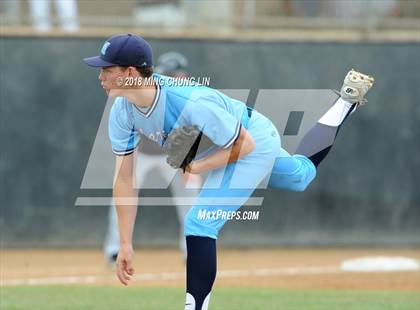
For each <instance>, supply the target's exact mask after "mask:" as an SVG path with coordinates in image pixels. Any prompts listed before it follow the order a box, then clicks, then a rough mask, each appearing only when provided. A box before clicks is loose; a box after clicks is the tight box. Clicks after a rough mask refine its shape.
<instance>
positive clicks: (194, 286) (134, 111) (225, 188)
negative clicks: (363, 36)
mask: <svg viewBox="0 0 420 310" xmlns="http://www.w3.org/2000/svg"><path fill="white" fill-rule="evenodd" d="M84 61H85V63H86V64H88V65H89V66H92V67H97V68H99V69H100V74H99V81H100V82H101V85H102V87H103V88H104V90H105V91H106V92H107V94H108V95H109V96H112V97H115V102H114V104H113V107H112V110H111V113H110V118H109V136H110V140H111V144H112V149H113V152H114V153H115V154H116V172H115V183H114V200H115V203H116V207H117V213H118V222H119V232H120V251H119V253H118V257H117V270H116V273H117V276H118V278H119V280H120V281H121V283H122V284H124V285H127V284H128V282H129V280H130V278H131V277H132V276H133V274H134V269H133V266H132V258H133V246H132V234H133V227H134V221H135V217H136V212H137V200H136V198H137V194H138V193H137V190H136V189H135V187H134V186H133V181H132V180H133V174H134V171H135V169H134V165H135V160H134V157H135V154H136V153H135V150H136V148H137V147H138V146H139V143H141V141H140V134H143V135H146V136H147V137H149V139H151V140H153V141H155V142H156V143H157V144H158V145H160V146H161V147H162V148H163V149H164V151H165V152H166V153H167V154H168V158H167V162H168V163H169V164H170V165H171V166H173V167H176V168H181V169H182V170H183V171H184V170H185V171H188V172H190V173H193V174H200V173H203V172H208V176H207V178H206V179H205V181H204V184H203V188H202V190H201V191H200V193H199V194H198V197H197V199H196V201H195V203H194V205H193V206H192V207H191V209H190V211H189V212H188V214H187V215H186V218H185V222H184V234H185V236H186V242H187V288H186V303H185V309H188V310H190V309H207V308H208V304H209V300H210V294H211V289H212V286H213V282H214V280H215V277H216V239H217V237H218V234H219V231H220V229H221V228H222V227H223V225H224V224H225V222H226V219H224V218H222V217H217V216H209V217H204V218H202V217H200V216H199V214H203V212H204V213H205V214H212V215H214V214H216V213H217V211H218V210H223V211H235V210H238V209H239V208H240V207H241V206H242V205H243V204H244V203H245V202H246V201H247V200H248V198H249V197H250V196H251V194H252V193H253V191H254V190H255V188H256V187H257V186H258V185H259V184H260V183H261V182H263V181H264V180H268V185H269V186H270V187H272V188H282V189H288V190H291V191H304V190H305V189H306V188H307V187H308V185H309V184H310V183H311V182H312V180H313V179H314V178H315V176H316V172H317V168H318V166H319V164H320V163H321V161H322V160H323V159H324V158H325V157H326V155H327V154H328V152H329V151H330V149H331V147H332V145H333V143H334V140H335V138H336V136H337V133H338V130H339V129H340V127H341V126H342V124H343V123H344V122H345V121H346V120H347V119H348V116H349V115H350V114H351V113H352V112H354V111H355V110H356V108H357V107H359V106H360V105H361V104H363V103H364V102H365V100H364V96H365V94H366V93H367V91H368V90H369V89H370V88H371V87H372V85H373V82H374V80H373V78H372V77H370V76H367V75H364V74H362V73H359V72H356V71H354V70H351V71H350V72H348V74H347V75H346V76H345V78H344V84H343V86H342V88H341V92H340V95H341V96H340V97H339V98H338V99H337V101H336V102H335V103H334V105H333V106H332V107H331V108H330V109H329V110H328V111H327V112H326V113H325V114H324V115H323V116H322V117H321V118H320V119H319V120H318V122H317V123H316V124H315V125H314V126H313V128H312V129H310V130H309V131H308V132H307V134H306V136H305V137H304V138H303V139H302V141H301V142H300V145H299V146H298V148H297V151H296V154H294V155H291V154H289V153H288V152H286V151H285V150H284V149H283V148H282V145H281V140H280V136H279V133H278V132H277V129H276V127H275V126H274V125H273V124H272V122H271V121H270V119H268V118H267V117H266V116H264V115H262V114H261V113H259V112H258V111H256V110H253V109H250V108H248V107H247V106H246V105H245V103H243V102H241V101H238V100H235V99H232V98H230V97H228V96H226V95H224V94H223V93H221V92H219V91H217V90H214V89H211V88H208V87H204V86H202V85H186V86H185V85H183V86H178V85H176V83H173V80H171V79H170V78H168V77H165V76H161V75H158V74H154V73H153V60H152V48H151V46H150V45H149V43H148V42H146V41H145V40H144V39H143V38H141V37H139V36H136V35H132V34H122V35H116V36H113V37H111V38H109V39H108V40H107V41H106V42H105V43H104V45H103V46H102V48H101V52H100V55H99V56H95V57H90V58H85V59H84ZM130 81H141V82H140V83H138V82H136V83H135V85H134V84H133V83H130ZM203 137H207V138H208V139H209V140H211V142H212V144H213V145H212V146H210V147H209V148H207V149H205V150H203V151H200V150H199V151H197V144H198V143H197V141H200V139H201V138H203ZM140 164H141V163H140Z"/></svg>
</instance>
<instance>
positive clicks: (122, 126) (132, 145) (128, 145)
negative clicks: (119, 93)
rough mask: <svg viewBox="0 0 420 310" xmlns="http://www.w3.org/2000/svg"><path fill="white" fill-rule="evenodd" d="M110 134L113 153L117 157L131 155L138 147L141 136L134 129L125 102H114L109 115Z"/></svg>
mask: <svg viewBox="0 0 420 310" xmlns="http://www.w3.org/2000/svg"><path fill="white" fill-rule="evenodd" d="M108 133H109V139H110V140H111V146H112V152H114V153H115V154H116V155H129V154H131V153H133V152H134V150H135V149H136V147H137V146H138V144H139V142H140V135H139V133H138V132H137V130H135V128H134V122H133V118H132V115H131V113H130V111H129V110H128V108H127V106H126V105H125V104H124V102H121V101H117V100H116V101H115V102H114V105H113V106H112V108H111V112H110V115H109V122H108Z"/></svg>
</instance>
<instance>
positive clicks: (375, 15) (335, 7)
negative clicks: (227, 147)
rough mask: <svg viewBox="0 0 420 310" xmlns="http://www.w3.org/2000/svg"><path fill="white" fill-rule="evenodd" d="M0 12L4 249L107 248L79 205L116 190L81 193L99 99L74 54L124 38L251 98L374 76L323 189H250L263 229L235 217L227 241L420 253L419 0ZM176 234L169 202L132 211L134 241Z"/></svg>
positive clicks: (13, 5)
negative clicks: (403, 248) (355, 72)
mask: <svg viewBox="0 0 420 310" xmlns="http://www.w3.org/2000/svg"><path fill="white" fill-rule="evenodd" d="M39 2H41V1H39ZM62 2H63V1H62ZM64 2H66V1H64ZM70 2H71V1H70ZM75 3H76V2H75ZM50 5H51V6H52V5H53V3H50ZM66 5H68V3H67V4H66ZM1 9H2V11H1V12H2V15H1V25H2V27H1V38H0V52H1V54H0V57H1V58H0V61H1V73H0V74H1V75H0V83H1V89H0V96H1V97H0V98H1V104H0V115H1V141H2V146H3V147H2V151H1V160H0V172H1V200H0V203H1V213H0V225H1V245H2V246H5V247H23V246H32V247H34V246H35V247H37V246H39V247H41V246H42V247H49V246H51V247H62V246H63V247H66V246H82V247H83V246H84V247H90V246H100V245H101V244H102V241H103V238H104V234H105V230H106V216H107V208H106V207H75V206H74V203H75V199H76V198H77V197H79V196H95V195H96V196H110V195H111V190H106V189H103V190H81V189H80V184H81V181H82V178H83V174H84V171H85V168H86V165H87V162H88V159H89V155H90V152H91V149H92V145H93V142H94V140H95V136H96V133H97V130H98V126H99V122H100V120H101V117H102V114H103V111H104V107H105V101H106V96H105V94H104V93H103V91H102V89H101V87H100V85H99V83H98V81H97V74H98V73H97V72H96V71H95V70H92V69H90V68H87V67H86V66H85V65H84V64H83V63H82V62H81V59H82V58H83V57H86V56H90V55H95V54H97V53H98V49H99V48H100V46H102V43H103V41H104V40H105V39H106V38H107V37H109V36H110V35H112V34H115V33H118V32H123V31H131V32H134V33H136V34H140V35H144V36H145V37H146V38H147V39H149V40H150V42H151V44H152V46H153V48H154V53H155V56H156V55H160V54H162V53H164V52H167V51H169V50H176V51H179V52H182V53H183V54H184V55H185V56H186V57H187V58H188V60H189V71H190V73H191V75H192V76H209V77H211V86H212V87H215V88H220V89H229V88H231V89H250V90H251V99H252V98H254V99H255V97H256V96H257V94H258V90H259V89H296V88H298V89H326V88H333V87H336V88H338V87H339V86H340V84H341V82H342V79H343V77H344V74H345V72H346V71H347V70H348V69H350V68H351V67H352V66H354V67H355V68H358V69H360V70H363V71H365V72H367V73H370V74H373V75H374V76H375V77H376V81H377V83H376V86H375V87H374V89H373V90H372V92H371V93H370V94H369V96H368V98H369V101H370V102H369V103H368V105H367V106H366V107H363V108H362V109H361V111H360V113H356V114H355V115H354V116H353V117H352V120H351V124H350V126H347V127H345V128H344V129H343V130H342V131H341V132H340V135H341V137H340V139H339V141H338V143H337V146H336V148H335V149H334V151H333V153H332V154H331V156H330V158H329V159H328V161H326V162H325V163H323V165H322V169H321V170H320V172H319V175H318V179H317V181H316V182H315V183H314V184H312V185H311V187H310V188H309V189H308V190H307V191H306V192H305V193H299V194H296V193H288V192H285V191H271V190H267V191H257V195H259V196H261V195H264V196H265V200H264V204H263V206H262V207H261V208H258V210H261V214H260V220H259V221H257V222H253V221H249V222H235V221H232V222H231V223H229V224H228V225H226V227H225V228H224V230H223V232H222V238H221V239H220V244H221V245H235V246H264V245H328V246H333V245H415V244H418V243H419V225H420V223H419V219H420V211H419V210H420V190H419V183H420V181H419V180H420V139H419V137H420V126H419V123H420V106H419V98H420V96H419V85H420V73H419V72H420V56H419V55H420V49H419V28H418V27H419V2H418V1H153V2H152V1H118V2H111V1H105V2H101V1H78V2H77V11H75V12H77V15H74V14H73V15H71V16H73V17H75V16H76V17H75V18H76V19H75V20H70V21H69V20H67V22H68V23H67V24H66V22H62V20H60V18H61V17H59V16H58V17H57V18H56V17H55V16H57V13H54V14H53V16H52V18H51V20H52V26H51V27H50V26H48V23H47V27H46V26H45V23H44V25H43V26H42V25H41V24H42V23H41V22H40V24H38V25H37V24H36V22H35V20H34V15H33V14H31V10H30V7H29V4H28V2H26V1H2V2H1ZM73 9H74V7H73ZM57 12H58V10H57ZM67 12H69V11H67ZM344 12H346V13H345V14H344ZM350 12H351V14H350ZM31 16H32V17H31ZM67 18H68V16H67ZM55 24H57V25H60V24H61V27H62V29H60V28H59V29H58V30H57V28H56V27H55V26H54V25H55ZM332 32H334V34H333V35H332V34H331V33H332ZM191 34H193V35H191ZM248 103H249V104H252V100H250V101H249V102H248ZM159 193H160V194H163V195H169V193H168V192H167V191H163V192H159ZM156 194H157V192H156V191H152V190H149V191H145V193H144V195H156ZM253 208H254V209H257V208H256V207H253ZM177 225H178V223H177V221H176V214H175V208H173V207H141V210H140V212H139V218H138V225H137V230H138V233H136V241H137V242H140V243H142V244H144V245H152V246H156V245H157V246H159V245H164V246H167V245H173V246H175V245H176V244H177V240H176V236H177V234H178V233H177V231H178V227H177ZM163 227H164V229H163Z"/></svg>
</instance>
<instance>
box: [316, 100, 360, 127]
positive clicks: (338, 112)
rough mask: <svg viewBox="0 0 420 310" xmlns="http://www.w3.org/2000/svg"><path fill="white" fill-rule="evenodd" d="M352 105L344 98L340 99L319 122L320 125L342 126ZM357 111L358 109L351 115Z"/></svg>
mask: <svg viewBox="0 0 420 310" xmlns="http://www.w3.org/2000/svg"><path fill="white" fill-rule="evenodd" d="M352 105H353V104H352V103H350V102H347V101H345V100H344V99H343V98H338V100H337V102H336V103H335V104H334V105H333V106H332V107H331V108H330V109H329V110H328V111H327V112H326V113H325V114H324V115H323V116H322V117H321V118H320V119H319V120H318V123H320V124H324V125H327V126H333V127H338V126H340V125H341V123H342V122H343V121H344V118H345V117H346V115H347V113H348V112H349V110H350V108H351V106H352ZM355 110H356V108H354V109H353V111H352V112H351V113H353V112H354V111H355Z"/></svg>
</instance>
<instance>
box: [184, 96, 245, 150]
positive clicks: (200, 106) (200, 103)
mask: <svg viewBox="0 0 420 310" xmlns="http://www.w3.org/2000/svg"><path fill="white" fill-rule="evenodd" d="M218 100H219V99H218V98H217V96H206V97H201V98H199V99H198V100H197V101H195V102H190V118H191V123H192V124H193V125H197V126H198V127H200V129H201V130H202V131H203V133H204V134H205V135H206V136H207V137H208V138H209V139H210V140H211V141H212V142H213V143H214V144H216V145H218V146H219V147H221V148H224V149H226V148H229V147H230V146H232V144H233V143H234V142H235V141H236V139H237V138H238V137H239V134H240V131H241V122H240V121H239V120H237V119H236V118H235V117H234V116H233V115H232V114H230V113H229V112H228V111H227V110H226V109H224V108H223V103H221V102H219V101H218Z"/></svg>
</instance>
